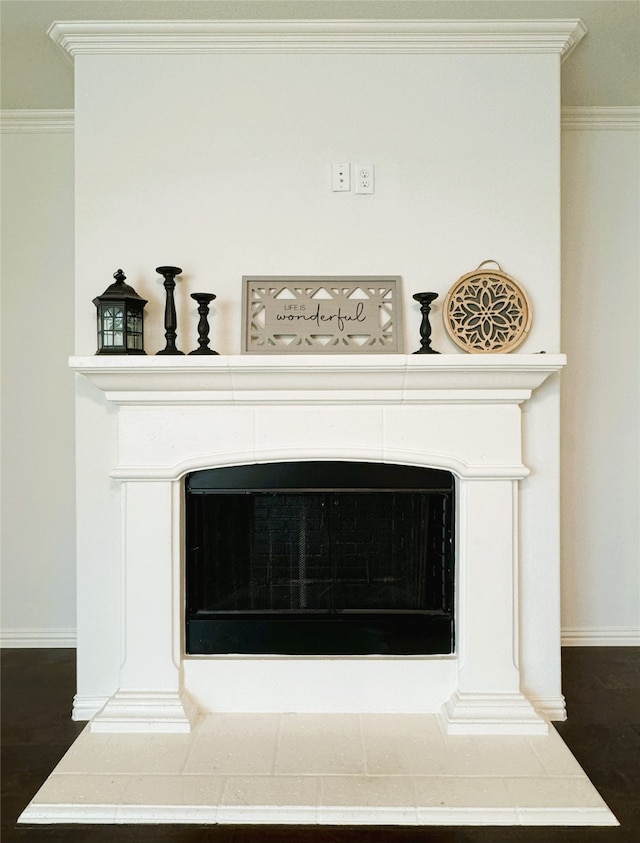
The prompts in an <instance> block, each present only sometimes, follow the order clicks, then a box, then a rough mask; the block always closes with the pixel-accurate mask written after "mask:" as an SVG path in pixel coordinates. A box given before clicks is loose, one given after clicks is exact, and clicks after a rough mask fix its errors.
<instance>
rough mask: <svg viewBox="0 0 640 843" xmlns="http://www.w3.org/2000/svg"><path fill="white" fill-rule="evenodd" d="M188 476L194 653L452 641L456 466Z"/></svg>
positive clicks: (307, 651)
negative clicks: (452, 469) (452, 470)
mask: <svg viewBox="0 0 640 843" xmlns="http://www.w3.org/2000/svg"><path fill="white" fill-rule="evenodd" d="M185 488H186V652H187V653H188V654H192V655H195V654H203V655H205V654H221V653H241V654H279V655H306V656H309V655H327V656H328V655H374V654H379V655H385V654H388V655H419V654H449V653H452V652H453V651H454V641H455V633H454V611H453V607H454V559H455V551H454V511H455V483H454V477H453V475H452V474H451V473H450V472H448V471H443V470H439V469H430V468H421V467H415V466H406V465H391V464H386V463H364V462H346V461H342V462H328V461H327V462H325V461H319V462H279V463H261V464H253V465H241V466H232V467H222V468H215V469H210V470H204V471H196V472H193V473H191V474H189V475H188V476H187V478H186V483H185Z"/></svg>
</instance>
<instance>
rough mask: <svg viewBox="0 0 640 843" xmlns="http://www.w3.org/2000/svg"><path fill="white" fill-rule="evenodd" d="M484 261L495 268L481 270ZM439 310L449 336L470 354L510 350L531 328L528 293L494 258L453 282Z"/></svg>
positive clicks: (517, 344) (521, 340) (518, 343)
mask: <svg viewBox="0 0 640 843" xmlns="http://www.w3.org/2000/svg"><path fill="white" fill-rule="evenodd" d="M487 263H495V264H496V266H497V267H498V269H497V270H496V269H492V270H489V269H482V267H483V266H484V265H485V264H487ZM442 313H443V317H444V326H445V328H446V329H447V333H448V334H449V336H450V337H451V339H452V340H453V341H454V343H455V344H456V345H458V346H460V348H463V349H464V350H465V351H468V352H470V353H471V354H488V353H491V352H494V353H504V352H507V351H513V349H514V348H517V347H518V346H519V345H520V343H521V342H523V340H524V339H525V338H526V336H527V334H528V333H529V328H530V327H531V305H530V304H529V300H528V298H527V294H526V293H525V291H524V290H523V289H522V287H520V286H519V284H518V283H517V281H514V279H513V278H511V277H510V276H509V275H507V273H506V272H503V271H502V268H501V266H500V264H499V263H498V262H497V261H494V260H486V261H483V262H482V263H481V264H480V266H479V267H478V268H477V269H476V270H475V271H474V272H468V273H467V274H466V275H463V276H462V278H459V279H458V280H457V281H456V283H455V284H454V285H453V287H452V288H451V289H450V290H449V292H448V293H447V297H446V299H445V301H444V308H443V311H442Z"/></svg>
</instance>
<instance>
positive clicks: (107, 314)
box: [101, 305, 124, 348]
mask: <svg viewBox="0 0 640 843" xmlns="http://www.w3.org/2000/svg"><path fill="white" fill-rule="evenodd" d="M101 325H102V347H103V348H115V347H117V346H121V345H122V340H123V327H124V308H123V307H122V306H121V305H110V306H109V307H105V308H104V309H103V311H102V319H101Z"/></svg>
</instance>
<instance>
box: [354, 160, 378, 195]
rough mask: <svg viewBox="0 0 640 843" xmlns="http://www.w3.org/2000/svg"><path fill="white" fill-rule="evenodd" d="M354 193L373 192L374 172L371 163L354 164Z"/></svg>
mask: <svg viewBox="0 0 640 843" xmlns="http://www.w3.org/2000/svg"><path fill="white" fill-rule="evenodd" d="M355 182H356V193H375V172H374V167H373V164H356V165H355Z"/></svg>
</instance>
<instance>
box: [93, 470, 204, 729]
mask: <svg viewBox="0 0 640 843" xmlns="http://www.w3.org/2000/svg"><path fill="white" fill-rule="evenodd" d="M121 488H122V501H123V520H124V525H123V554H122V555H123V564H122V587H123V605H124V619H123V656H122V665H121V668H120V684H119V688H118V690H117V691H116V693H115V694H114V695H113V696H112V697H111V699H110V700H109V701H108V702H107V704H106V706H105V707H104V708H103V709H102V711H100V712H99V713H98V714H97V715H96V716H95V717H94V719H93V720H92V721H91V731H93V732H188V731H189V730H190V728H191V727H190V722H189V715H188V711H189V709H190V708H191V706H190V703H189V700H188V699H187V698H186V695H184V693H182V692H181V690H180V657H179V653H176V652H175V644H174V630H175V628H176V626H175V624H174V619H175V617H176V613H178V615H179V612H180V604H179V594H180V588H179V584H178V582H177V577H178V576H179V573H178V572H177V571H175V570H174V563H173V560H176V559H180V551H179V548H177V547H176V543H179V541H180V536H179V528H178V525H179V517H178V513H179V512H180V484H179V483H178V482H171V481H159V480H153V481H149V480H148V479H147V480H146V482H140V481H133V482H124V483H123V484H122V487H121Z"/></svg>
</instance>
